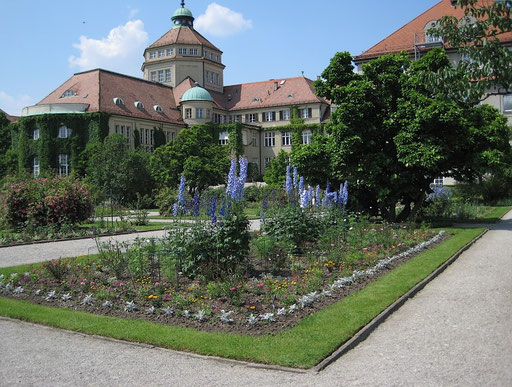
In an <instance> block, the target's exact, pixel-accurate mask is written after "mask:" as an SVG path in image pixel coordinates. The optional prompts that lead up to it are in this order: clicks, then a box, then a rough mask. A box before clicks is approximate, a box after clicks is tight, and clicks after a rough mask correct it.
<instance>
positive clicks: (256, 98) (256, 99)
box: [252, 97, 260, 102]
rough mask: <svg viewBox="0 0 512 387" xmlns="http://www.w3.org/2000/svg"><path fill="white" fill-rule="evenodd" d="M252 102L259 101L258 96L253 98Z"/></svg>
mask: <svg viewBox="0 0 512 387" xmlns="http://www.w3.org/2000/svg"><path fill="white" fill-rule="evenodd" d="M252 102H260V99H259V98H258V97H255V98H253V100H252Z"/></svg>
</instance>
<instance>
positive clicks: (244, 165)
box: [233, 157, 249, 201]
mask: <svg viewBox="0 0 512 387" xmlns="http://www.w3.org/2000/svg"><path fill="white" fill-rule="evenodd" d="M248 167H249V161H248V160H247V158H245V157H242V158H241V159H240V175H239V176H238V178H237V179H236V187H235V194H234V195H233V199H235V200H238V201H242V200H243V198H244V185H245V181H246V180H247V169H248Z"/></svg>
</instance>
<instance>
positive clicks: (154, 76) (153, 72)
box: [150, 71, 157, 82]
mask: <svg viewBox="0 0 512 387" xmlns="http://www.w3.org/2000/svg"><path fill="white" fill-rule="evenodd" d="M150 76H151V81H152V82H156V79H157V78H156V71H151V74H150Z"/></svg>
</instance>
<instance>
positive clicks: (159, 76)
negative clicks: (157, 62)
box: [158, 70, 165, 83]
mask: <svg viewBox="0 0 512 387" xmlns="http://www.w3.org/2000/svg"><path fill="white" fill-rule="evenodd" d="M164 79H165V78H164V70H158V82H160V83H162V82H163V81H164Z"/></svg>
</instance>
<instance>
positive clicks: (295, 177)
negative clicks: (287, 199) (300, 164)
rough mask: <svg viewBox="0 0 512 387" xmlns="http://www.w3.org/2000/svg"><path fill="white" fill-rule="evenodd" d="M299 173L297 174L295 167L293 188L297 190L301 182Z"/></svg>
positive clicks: (294, 167)
mask: <svg viewBox="0 0 512 387" xmlns="http://www.w3.org/2000/svg"><path fill="white" fill-rule="evenodd" d="M298 179H299V173H298V172H297V167H296V166H295V165H294V166H293V187H294V188H297V184H298V182H299V180H298Z"/></svg>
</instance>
